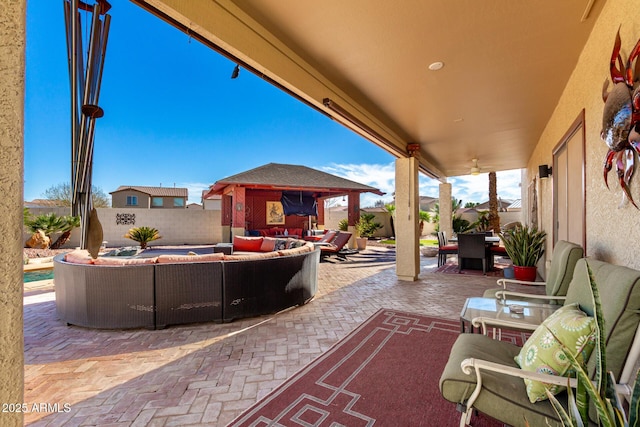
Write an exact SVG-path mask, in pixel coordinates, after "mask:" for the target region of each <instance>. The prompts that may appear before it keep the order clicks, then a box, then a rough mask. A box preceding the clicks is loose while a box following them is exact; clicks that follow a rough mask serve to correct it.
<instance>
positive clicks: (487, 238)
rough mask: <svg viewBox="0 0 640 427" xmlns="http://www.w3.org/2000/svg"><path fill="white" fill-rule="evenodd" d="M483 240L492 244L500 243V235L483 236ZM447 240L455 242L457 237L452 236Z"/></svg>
mask: <svg viewBox="0 0 640 427" xmlns="http://www.w3.org/2000/svg"><path fill="white" fill-rule="evenodd" d="M484 241H485V243H491V244H492V245H494V244H497V243H500V237H498V236H485V237H484ZM449 242H451V243H457V242H458V238H457V237H452V238H450V239H449Z"/></svg>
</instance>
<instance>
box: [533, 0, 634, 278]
mask: <svg viewBox="0 0 640 427" xmlns="http://www.w3.org/2000/svg"><path fill="white" fill-rule="evenodd" d="M618 28H619V29H620V37H621V39H622V55H623V58H624V60H625V61H626V58H627V57H628V54H629V51H630V50H631V49H632V48H633V47H634V45H635V43H636V42H637V40H638V39H639V38H640V17H639V15H638V2H637V1H635V0H609V1H607V3H606V4H605V6H604V9H603V10H602V12H601V15H600V17H599V19H598V22H597V23H596V24H595V26H594V29H593V31H592V33H591V35H590V37H589V40H588V42H587V44H586V46H585V48H584V50H583V52H582V54H581V55H580V58H579V61H578V64H577V65H576V68H575V70H574V72H573V74H572V76H571V79H570V81H569V83H568V84H567V86H566V88H565V90H564V92H563V94H562V97H561V99H560V101H559V102H558V105H557V106H556V109H555V111H554V113H553V115H552V117H551V118H550V120H549V122H548V123H547V126H546V128H545V130H544V132H543V134H542V137H541V138H540V140H539V141H538V144H537V146H536V148H535V150H534V152H533V154H532V156H531V158H530V159H529V163H528V165H527V179H526V181H523V184H522V188H523V191H526V188H527V186H528V184H529V182H531V180H532V179H533V177H535V176H536V173H537V167H538V165H541V164H547V165H549V164H552V159H553V157H552V150H553V148H554V147H555V146H556V145H557V144H558V143H559V142H560V140H561V139H562V137H563V135H564V134H565V132H566V131H567V130H568V129H569V127H570V126H571V124H572V123H573V122H574V120H575V119H576V117H578V115H579V114H580V112H581V111H582V109H584V110H585V133H586V146H585V156H586V166H585V167H586V174H585V175H586V179H585V181H586V182H585V186H586V228H587V234H586V235H587V238H586V241H587V244H586V248H585V249H586V254H587V256H591V257H595V258H597V259H600V260H604V261H607V262H610V263H613V264H618V265H625V266H628V267H631V268H635V269H640V258H639V257H638V256H637V254H636V251H635V250H634V248H636V247H637V246H638V241H639V240H640V228H639V227H638V224H639V223H640V210H638V209H636V208H635V207H633V206H632V205H631V204H626V205H623V206H622V207H618V206H619V204H620V201H621V198H622V190H621V188H620V186H619V184H618V182H617V178H616V174H615V166H614V170H613V171H612V172H610V174H609V175H610V176H609V186H610V190H609V189H607V188H606V186H605V184H604V180H603V177H602V165H603V160H604V157H605V154H606V152H607V146H606V145H605V143H604V142H603V141H602V140H601V138H600V131H601V128H602V112H603V107H604V102H603V100H602V84H603V82H604V81H605V80H610V73H609V60H610V58H611V52H612V50H613V44H614V41H615V36H616V32H617V31H618ZM549 72H553V70H549ZM611 86H612V84H611V83H610V84H609V88H611ZM636 160H637V156H636ZM552 187H553V186H552V183H551V180H542V182H540V183H539V193H538V200H539V208H538V209H539V211H540V216H541V226H542V228H544V229H545V230H546V231H547V232H548V233H551V231H552V226H553V224H552V223H553V211H552V200H553V194H552ZM631 192H632V195H633V197H634V200H636V201H640V177H638V176H635V177H634V178H633V179H632V181H631ZM524 200H526V195H525V194H523V201H524ZM550 240H551V239H549V241H550ZM548 249H550V242H548ZM547 253H550V250H548V251H547Z"/></svg>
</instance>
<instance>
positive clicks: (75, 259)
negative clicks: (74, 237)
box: [64, 249, 93, 264]
mask: <svg viewBox="0 0 640 427" xmlns="http://www.w3.org/2000/svg"><path fill="white" fill-rule="evenodd" d="M64 260H65V261H66V262H70V263H72V264H93V258H91V255H89V251H87V250H86V249H76V250H75V251H71V252H69V253H67V254H65V256H64Z"/></svg>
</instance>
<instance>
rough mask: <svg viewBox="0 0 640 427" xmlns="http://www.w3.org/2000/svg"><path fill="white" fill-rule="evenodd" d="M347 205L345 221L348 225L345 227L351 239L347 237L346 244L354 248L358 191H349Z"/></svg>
mask: <svg viewBox="0 0 640 427" xmlns="http://www.w3.org/2000/svg"><path fill="white" fill-rule="evenodd" d="M347 199H348V202H347V204H348V207H347V221H348V224H349V226H348V227H347V231H349V232H350V233H351V239H349V243H348V244H347V246H348V247H349V249H355V248H356V238H355V237H356V224H357V223H358V221H359V220H360V193H358V192H357V191H356V192H354V191H351V192H349V194H348V196H347Z"/></svg>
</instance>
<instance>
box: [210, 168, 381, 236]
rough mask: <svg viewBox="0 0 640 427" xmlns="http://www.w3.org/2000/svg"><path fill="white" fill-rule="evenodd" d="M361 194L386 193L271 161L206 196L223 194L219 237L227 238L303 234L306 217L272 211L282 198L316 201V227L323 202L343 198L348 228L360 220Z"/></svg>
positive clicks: (225, 180) (320, 220)
mask: <svg viewBox="0 0 640 427" xmlns="http://www.w3.org/2000/svg"><path fill="white" fill-rule="evenodd" d="M360 193H375V194H378V195H383V194H384V193H383V192H381V191H380V190H379V189H377V188H373V187H370V186H368V185H364V184H360V183H357V182H354V181H350V180H348V179H345V178H341V177H338V176H335V175H331V174H328V173H326V172H321V171H319V170H316V169H312V168H309V167H306V166H299V165H287V164H279V163H269V164H266V165H264V166H260V167H257V168H255V169H251V170H248V171H246V172H241V173H239V174H237V175H233V176H229V177H227V178H223V179H221V180H219V181H217V182H216V183H215V184H213V185H212V186H211V188H210V189H209V192H208V193H207V194H205V195H204V198H205V199H207V198H208V197H210V196H213V195H222V215H221V221H222V227H223V236H229V237H231V236H233V235H244V234H245V232H246V231H248V230H259V229H265V228H269V227H274V226H278V227H282V228H284V229H294V228H295V229H302V230H303V231H304V232H306V230H308V228H309V216H308V215H307V214H302V213H299V214H291V215H285V214H284V212H282V215H278V213H280V212H281V211H280V212H275V211H277V210H278V209H282V206H281V205H282V201H283V196H284V197H285V199H286V198H287V197H289V198H290V199H299V200H300V202H302V201H303V200H304V201H305V202H310V201H311V203H313V202H315V205H316V209H317V216H316V221H317V224H318V228H324V199H327V198H332V197H347V199H348V216H347V218H348V222H349V227H350V229H351V228H353V227H354V226H355V224H356V223H357V221H358V219H359V217H360ZM307 205H308V203H307ZM274 213H275V215H274ZM226 229H228V230H229V233H226Z"/></svg>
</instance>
